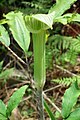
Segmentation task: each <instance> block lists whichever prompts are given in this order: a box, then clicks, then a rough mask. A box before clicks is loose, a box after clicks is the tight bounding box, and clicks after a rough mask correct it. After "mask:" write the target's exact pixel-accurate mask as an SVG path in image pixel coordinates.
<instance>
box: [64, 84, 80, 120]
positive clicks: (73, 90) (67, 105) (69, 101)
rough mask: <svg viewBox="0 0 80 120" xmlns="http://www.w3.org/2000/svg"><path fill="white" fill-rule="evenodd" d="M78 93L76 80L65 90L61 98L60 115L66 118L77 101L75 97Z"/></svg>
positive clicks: (79, 93)
mask: <svg viewBox="0 0 80 120" xmlns="http://www.w3.org/2000/svg"><path fill="white" fill-rule="evenodd" d="M79 95H80V90H79V89H78V86H77V82H75V83H73V84H72V85H71V87H70V88H69V89H67V90H66V92H65V94H64V96H63V100H62V116H63V118H67V117H68V116H69V115H70V113H71V110H72V108H73V106H74V105H75V104H76V102H77V98H78V97H79Z"/></svg>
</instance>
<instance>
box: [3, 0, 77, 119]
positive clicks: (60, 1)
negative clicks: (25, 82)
mask: <svg viewBox="0 0 80 120" xmlns="http://www.w3.org/2000/svg"><path fill="white" fill-rule="evenodd" d="M75 1H77V0H56V4H55V5H54V6H53V7H52V8H51V9H50V11H49V13H48V14H36V15H30V16H29V15H25V17H24V21H25V24H26V28H25V24H24V21H23V18H22V15H21V13H20V12H19V13H14V12H11V13H9V14H7V15H5V17H6V19H7V23H8V24H9V26H10V29H11V31H12V34H13V36H14V38H15V40H16V41H17V43H18V44H19V45H20V47H21V48H22V49H23V50H24V52H25V54H26V51H27V49H28V46H29V32H31V33H32V38H33V49H34V81H35V89H36V90H35V92H36V99H37V103H38V107H37V108H38V113H39V120H44V119H45V118H44V110H43V95H42V92H43V87H44V84H45V80H46V77H45V76H46V70H45V41H46V30H47V29H49V28H52V25H53V23H54V22H57V21H59V18H61V15H62V14H63V13H64V12H65V11H66V10H67V9H69V8H70V6H71V4H73V3H74V2H75ZM20 16H21V17H20ZM60 20H61V22H62V23H64V24H66V23H67V21H66V19H64V20H63V19H60ZM62 20H63V21H62ZM59 22H60V21H59ZM21 23H22V24H21ZM28 31H29V32H28ZM19 32H20V33H19ZM27 33H28V34H27ZM21 39H22V40H21ZM19 40H20V41H19ZM26 48H27V49H26Z"/></svg>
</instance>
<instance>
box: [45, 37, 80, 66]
mask: <svg viewBox="0 0 80 120" xmlns="http://www.w3.org/2000/svg"><path fill="white" fill-rule="evenodd" d="M48 48H49V49H50V50H51V52H52V55H53V56H55V58H54V59H55V61H56V62H57V63H62V64H63V63H70V64H72V65H74V64H75V63H76V60H77V56H78V54H79V53H80V37H77V38H73V37H68V36H61V35H54V36H51V37H49V44H48ZM46 51H47V50H46Z"/></svg>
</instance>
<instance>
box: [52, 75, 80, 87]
mask: <svg viewBox="0 0 80 120" xmlns="http://www.w3.org/2000/svg"><path fill="white" fill-rule="evenodd" d="M75 81H78V82H79V81H80V76H73V77H69V78H67V77H66V78H60V79H59V78H58V79H53V80H52V82H55V83H58V84H62V85H64V86H69V85H70V84H71V83H73V82H75Z"/></svg>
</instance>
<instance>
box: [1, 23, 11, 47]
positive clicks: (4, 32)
mask: <svg viewBox="0 0 80 120" xmlns="http://www.w3.org/2000/svg"><path fill="white" fill-rule="evenodd" d="M0 41H1V42H2V43H3V44H5V45H6V46H9V45H10V39H9V35H8V32H7V30H6V29H5V28H4V27H3V25H0Z"/></svg>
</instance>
